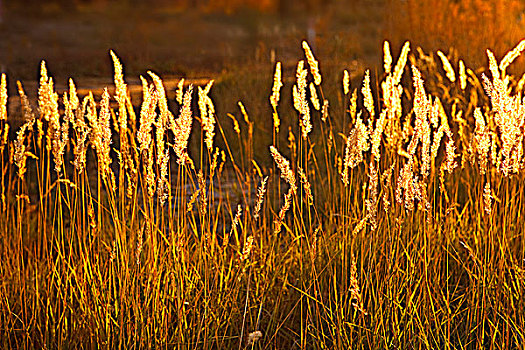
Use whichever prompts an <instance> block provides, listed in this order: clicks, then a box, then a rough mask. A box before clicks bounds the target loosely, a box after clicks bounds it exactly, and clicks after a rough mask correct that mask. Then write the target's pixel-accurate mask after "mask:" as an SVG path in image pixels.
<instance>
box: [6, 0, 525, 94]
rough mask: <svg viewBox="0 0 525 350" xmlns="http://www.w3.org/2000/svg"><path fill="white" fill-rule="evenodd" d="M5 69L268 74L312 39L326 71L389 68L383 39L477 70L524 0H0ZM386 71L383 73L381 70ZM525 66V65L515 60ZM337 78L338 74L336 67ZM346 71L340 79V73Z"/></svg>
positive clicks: (80, 79) (84, 75)
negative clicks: (118, 62) (43, 65)
mask: <svg viewBox="0 0 525 350" xmlns="http://www.w3.org/2000/svg"><path fill="white" fill-rule="evenodd" d="M0 3H1V5H0V6H1V10H0V17H1V23H0V30H1V35H0V68H1V71H2V72H6V73H7V74H8V76H9V78H10V85H11V86H14V82H15V81H16V80H23V81H24V82H27V83H26V84H31V82H34V81H36V80H37V78H38V71H39V64H40V61H41V60H42V59H45V60H46V61H47V63H48V69H49V71H50V73H51V74H52V75H53V76H54V77H55V78H56V81H57V84H58V85H59V86H60V85H65V82H66V79H67V78H68V77H70V76H72V77H75V79H76V81H77V83H78V85H80V86H82V85H84V86H86V87H91V86H98V85H101V84H102V85H104V84H110V83H111V75H112V65H111V62H110V57H109V53H108V52H109V50H110V49H113V50H115V51H116V53H117V54H118V55H119V56H120V57H121V59H122V62H123V63H124V67H125V73H126V75H127V76H128V77H129V79H131V80H132V81H133V80H135V81H138V75H139V74H144V73H145V72H146V71H147V70H148V69H152V70H155V71H157V72H159V73H160V74H161V75H162V76H163V77H164V78H166V79H170V78H173V79H179V78H180V77H186V78H217V77H220V76H222V75H224V74H250V75H254V74H258V73H261V74H264V75H265V76H267V77H268V79H271V75H272V69H273V64H274V62H275V60H279V61H283V64H284V66H285V67H290V68H291V70H290V72H289V74H290V75H293V73H294V72H293V67H294V65H295V64H296V61H297V59H298V58H300V57H302V50H301V46H300V42H301V40H303V39H307V40H308V41H309V43H310V44H311V46H312V47H313V48H314V52H315V54H316V55H317V56H318V57H319V59H320V60H321V62H322V68H324V70H326V71H330V70H332V69H333V70H334V72H341V71H342V69H349V70H350V71H351V72H354V73H355V74H360V75H362V72H363V69H364V67H370V68H371V69H372V72H374V71H376V74H379V75H380V74H381V57H382V52H381V48H382V42H383V40H385V39H388V40H390V41H391V45H392V49H393V53H394V56H397V54H398V53H399V49H400V47H401V46H402V44H403V42H404V41H405V40H411V41H412V47H413V48H415V47H417V46H421V47H422V48H423V50H424V51H426V52H428V51H435V50H438V49H440V50H442V51H443V52H445V53H446V54H449V55H450V56H451V57H456V58H461V59H463V60H464V61H465V62H466V64H467V65H468V66H471V67H473V68H476V67H480V66H485V65H486V55H485V49H486V48H489V47H490V48H491V49H493V51H494V52H495V53H496V55H497V57H501V55H502V54H503V53H504V52H506V51H507V50H509V49H510V48H512V47H514V45H515V44H517V43H518V41H519V40H520V39H521V38H523V37H524V36H525V1H523V0H492V1H489V0H325V1H322V0H114V1H110V0H10V1H8V0H0ZM376 67H377V69H376ZM513 67H514V69H517V70H519V69H522V68H520V67H523V62H522V60H520V61H518V62H517V63H516V64H514V65H513ZM339 74H340V73H339ZM337 78H338V77H337Z"/></svg>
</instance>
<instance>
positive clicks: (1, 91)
mask: <svg viewBox="0 0 525 350" xmlns="http://www.w3.org/2000/svg"><path fill="white" fill-rule="evenodd" d="M7 100H8V98H7V79H6V75H5V73H2V78H1V80H0V120H7Z"/></svg>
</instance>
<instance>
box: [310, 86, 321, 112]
mask: <svg viewBox="0 0 525 350" xmlns="http://www.w3.org/2000/svg"><path fill="white" fill-rule="evenodd" d="M310 100H311V101H312V105H313V106H314V108H315V109H316V110H320V109H321V104H320V103H319V98H318V97H317V91H316V89H315V85H314V84H313V83H310Z"/></svg>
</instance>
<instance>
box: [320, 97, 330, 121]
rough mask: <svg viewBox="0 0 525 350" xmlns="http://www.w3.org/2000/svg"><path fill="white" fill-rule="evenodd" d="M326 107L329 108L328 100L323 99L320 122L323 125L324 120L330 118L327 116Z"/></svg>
mask: <svg viewBox="0 0 525 350" xmlns="http://www.w3.org/2000/svg"><path fill="white" fill-rule="evenodd" d="M328 107H329V103H328V100H327V99H324V100H323V109H322V113H321V121H322V122H323V123H324V122H326V120H327V119H328V117H329V116H330V115H329V114H328Z"/></svg>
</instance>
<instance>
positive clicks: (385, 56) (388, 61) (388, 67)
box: [383, 40, 392, 74]
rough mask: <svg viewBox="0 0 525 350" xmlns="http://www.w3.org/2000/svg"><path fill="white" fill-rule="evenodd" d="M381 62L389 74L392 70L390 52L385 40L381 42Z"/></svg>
mask: <svg viewBox="0 0 525 350" xmlns="http://www.w3.org/2000/svg"><path fill="white" fill-rule="evenodd" d="M383 62H384V63H383V66H384V68H385V73H386V74H390V71H391V70H392V54H391V53H390V43H389V42H388V41H386V40H385V42H384V43H383Z"/></svg>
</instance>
